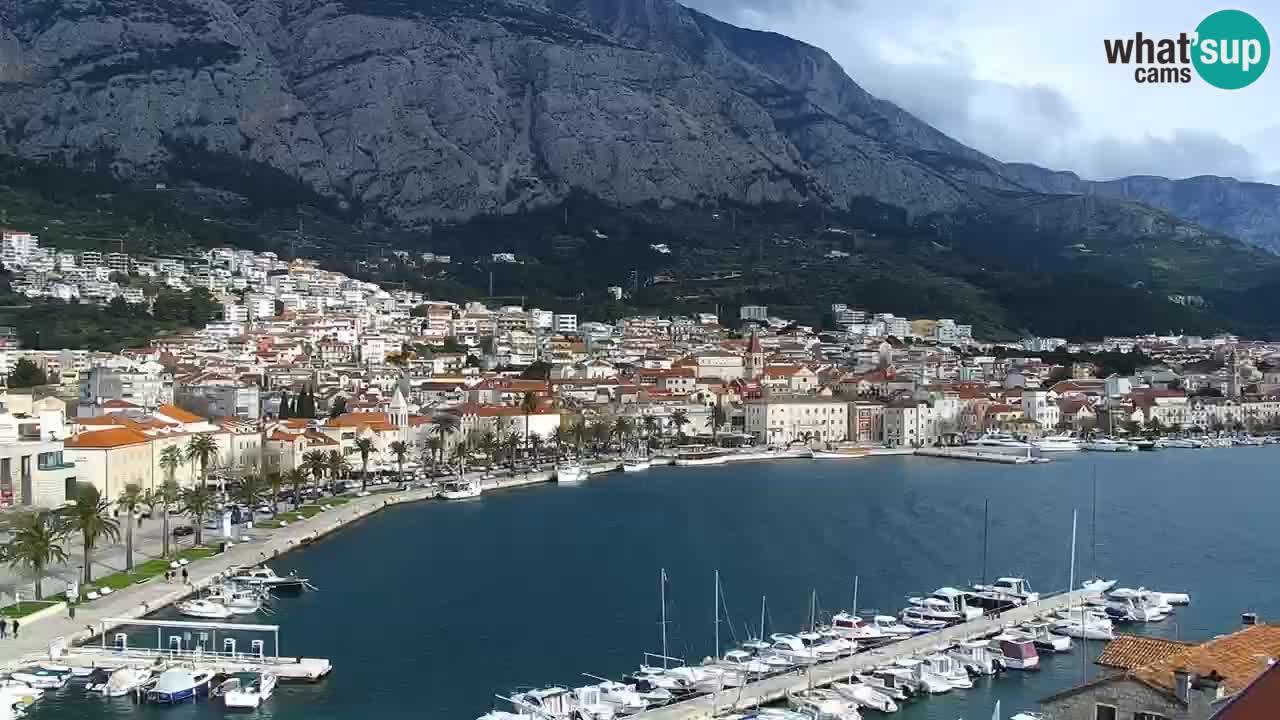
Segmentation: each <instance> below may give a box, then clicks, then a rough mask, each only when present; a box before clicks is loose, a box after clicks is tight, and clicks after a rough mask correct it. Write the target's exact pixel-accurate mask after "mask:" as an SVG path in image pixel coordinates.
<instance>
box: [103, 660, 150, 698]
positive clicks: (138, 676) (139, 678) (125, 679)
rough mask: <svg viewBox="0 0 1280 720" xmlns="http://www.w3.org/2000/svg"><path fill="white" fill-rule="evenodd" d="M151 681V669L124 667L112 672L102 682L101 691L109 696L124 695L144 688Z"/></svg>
mask: <svg viewBox="0 0 1280 720" xmlns="http://www.w3.org/2000/svg"><path fill="white" fill-rule="evenodd" d="M150 682H151V671H150V670H148V669H145V668H135V667H122V668H120V669H119V670H116V671H115V672H113V673H111V675H110V676H109V677H108V678H107V681H106V682H105V683H103V684H102V688H101V690H100V692H101V693H102V694H103V695H106V696H107V697H124V696H125V695H129V694H132V693H133V692H134V691H136V690H139V689H142V688H143V687H145V686H146V685H148V684H149V683H150Z"/></svg>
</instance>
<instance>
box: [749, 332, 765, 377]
mask: <svg viewBox="0 0 1280 720" xmlns="http://www.w3.org/2000/svg"><path fill="white" fill-rule="evenodd" d="M746 371H747V379H748V380H755V379H756V378H758V377H760V376H761V375H764V347H762V346H761V345H760V336H759V335H757V334H756V329H755V328H752V329H751V342H749V343H747V367H746Z"/></svg>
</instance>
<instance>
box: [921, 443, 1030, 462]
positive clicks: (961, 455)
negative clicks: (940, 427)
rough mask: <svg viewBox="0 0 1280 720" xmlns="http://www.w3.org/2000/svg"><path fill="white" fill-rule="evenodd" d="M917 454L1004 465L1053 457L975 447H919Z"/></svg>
mask: <svg viewBox="0 0 1280 720" xmlns="http://www.w3.org/2000/svg"><path fill="white" fill-rule="evenodd" d="M915 454H916V455H919V456H921V457H933V458H948V459H951V460H975V461H977V462H992V463H1002V464H1004V465H1039V464H1041V463H1047V462H1051V458H1047V457H1033V456H1030V455H1012V454H1010V453H1001V452H993V451H982V450H977V449H974V448H941V447H939V448H919V449H918V450H916V451H915Z"/></svg>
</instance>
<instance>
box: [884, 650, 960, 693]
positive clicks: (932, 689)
mask: <svg viewBox="0 0 1280 720" xmlns="http://www.w3.org/2000/svg"><path fill="white" fill-rule="evenodd" d="M894 664H895V665H897V666H898V667H900V668H902V669H903V670H906V671H907V672H909V673H911V676H912V677H914V678H915V679H916V681H917V682H918V683H919V684H920V689H921V690H923V691H924V692H926V693H929V694H930V695H941V694H942V693H948V692H951V691H952V690H953V689H954V686H953V685H952V684H951V683H950V682H948V681H947V679H946V678H944V677H942V676H941V675H939V674H937V673H935V672H933V671H932V670H930V669H929V668H927V667H925V665H924V662H923V661H921V660H919V659H917V658H901V659H899V660H897V661H896V662H894Z"/></svg>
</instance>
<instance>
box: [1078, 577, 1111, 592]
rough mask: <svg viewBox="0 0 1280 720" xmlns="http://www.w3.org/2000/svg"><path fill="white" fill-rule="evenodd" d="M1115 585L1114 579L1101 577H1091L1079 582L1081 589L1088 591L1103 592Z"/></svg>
mask: <svg viewBox="0 0 1280 720" xmlns="http://www.w3.org/2000/svg"><path fill="white" fill-rule="evenodd" d="M1115 586H1116V581H1115V580H1105V579H1103V578H1092V579H1089V580H1085V581H1084V582H1082V583H1080V589H1081V590H1087V591H1089V592H1096V593H1105V592H1107V591H1108V590H1110V589H1111V588H1113V587H1115Z"/></svg>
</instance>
